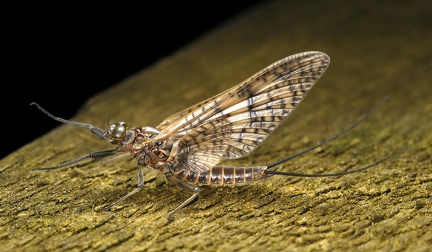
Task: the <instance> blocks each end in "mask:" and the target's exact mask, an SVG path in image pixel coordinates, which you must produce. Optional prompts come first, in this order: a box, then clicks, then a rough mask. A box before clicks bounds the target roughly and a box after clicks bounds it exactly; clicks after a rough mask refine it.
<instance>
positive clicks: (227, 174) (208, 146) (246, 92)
mask: <svg viewBox="0 0 432 252" xmlns="http://www.w3.org/2000/svg"><path fill="white" fill-rule="evenodd" d="M329 63H330V58H329V57H328V56H327V55H326V54H325V53H322V52H314V51H312V52H304V53H300V54H295V55H292V56H289V57H286V58H284V59H281V60H279V61H277V62H275V63H273V64H272V65H270V66H268V67H267V68H264V69H263V70H261V71H260V72H258V73H256V74H255V75H253V76H252V77H250V78H249V79H247V80H245V81H244V82H242V83H240V84H238V85H237V86H234V87H233V88H231V89H229V90H227V91H225V92H223V93H221V94H218V95H216V96H214V97H212V98H210V99H207V100H205V101H203V102H201V103H198V104H196V105H194V106H192V107H190V108H188V109H185V110H183V111H181V112H179V113H176V114H174V115H172V116H170V117H168V118H167V119H165V120H164V121H163V122H162V123H161V124H159V125H158V126H156V127H150V126H143V127H139V128H130V129H129V128H128V127H127V125H126V123H124V122H118V123H115V124H112V125H110V126H109V127H108V128H107V129H106V130H105V131H103V130H101V129H99V128H97V127H95V126H93V125H90V124H87V123H81V122H74V121H69V120H65V119H62V118H59V117H56V116H53V115H52V114H51V113H49V112H48V111H46V110H45V109H43V108H42V107H41V106H39V105H38V104H36V103H32V105H36V106H37V107H38V108H39V109H40V110H41V111H43V112H44V113H45V114H47V115H48V116H50V117H51V118H53V119H54V120H57V121H60V122H62V123H66V124H70V125H74V126H81V127H86V128H87V129H88V130H90V131H91V132H92V133H94V134H95V135H96V136H98V137H100V138H102V139H104V140H106V141H108V142H110V143H112V144H114V145H116V148H115V149H112V150H105V151H97V152H93V153H89V154H87V155H84V156H82V157H79V158H77V159H74V160H71V161H69V162H65V163H62V164H59V165H57V166H53V167H46V168H36V169H37V170H52V169H57V168H61V167H65V166H68V165H71V164H74V163H76V162H79V161H81V160H83V159H85V158H101V157H106V156H110V155H114V154H116V153H119V152H129V153H130V154H131V156H132V157H133V158H135V159H136V160H137V162H138V187H137V188H136V189H135V190H133V191H131V192H130V193H128V194H127V195H125V196H124V197H122V198H120V199H119V200H118V201H116V202H114V203H113V204H111V205H109V206H108V207H106V208H107V209H109V208H111V207H112V206H114V205H116V204H118V203H119V202H121V201H123V200H124V199H126V198H128V197H129V196H131V195H133V194H135V193H136V192H138V191H140V190H141V189H142V187H143V186H144V174H143V169H142V167H143V166H147V167H151V168H154V169H157V170H159V171H160V172H162V173H163V174H164V175H165V176H166V178H167V179H168V180H169V181H170V182H172V183H174V184H175V185H177V186H179V187H181V188H183V189H185V190H187V191H190V192H192V193H193V195H192V196H191V197H190V198H188V199H187V200H186V201H185V202H184V203H182V204H181V205H180V206H178V207H177V208H176V209H174V210H173V211H172V212H171V213H169V215H168V219H171V218H172V215H173V214H174V213H175V212H177V211H178V210H180V209H181V208H183V207H184V206H186V205H188V204H189V203H190V202H191V201H192V200H194V199H195V198H196V197H197V196H198V194H199V191H200V187H199V186H198V185H223V184H242V183H247V182H252V181H257V180H262V179H265V178H268V177H270V176H272V175H275V174H278V175H289V176H309V177H324V176H340V175H344V174H348V173H353V172H358V171H361V170H365V169H367V168H369V167H372V166H374V165H376V164H377V163H378V162H376V163H374V164H371V165H369V166H367V167H363V168H361V169H358V170H353V171H348V172H340V173H335V174H311V175H309V174H295V173H288V172H281V171H276V170H270V168H272V167H274V166H277V165H278V164H280V163H283V162H285V161H287V160H289V159H292V158H293V157H295V156H298V155H300V154H303V153H306V152H308V151H310V150H312V149H314V148H316V147H318V146H320V145H322V144H324V143H326V142H328V141H330V140H332V139H333V138H335V137H337V136H339V135H340V134H342V133H344V132H346V131H348V130H349V129H350V128H352V127H353V126H355V125H357V124H358V123H359V122H360V121H362V120H364V119H365V118H366V117H367V116H369V115H370V114H371V113H372V112H373V111H374V110H375V109H376V108H377V107H376V108H375V109H374V110H373V111H371V112H370V113H369V114H368V115H366V116H365V117H363V118H361V119H360V120H359V121H357V122H356V123H354V124H353V125H351V126H350V127H348V128H347V129H345V130H343V131H342V132H340V133H339V134H337V135H336V136H334V137H332V138H329V139H327V140H326V141H324V142H322V143H320V144H318V145H316V146H313V147H311V148H309V149H307V150H305V151H303V152H301V153H298V154H296V155H294V156H290V157H287V158H285V159H282V160H280V161H278V162H276V163H273V164H270V165H267V166H254V167H224V166H219V165H218V163H220V162H221V161H223V160H225V159H235V158H240V157H242V156H244V155H245V154H247V153H249V152H251V151H253V150H254V149H255V148H256V147H257V146H258V145H259V144H261V143H262V142H263V141H264V140H265V139H266V138H267V137H268V136H269V135H270V134H271V133H272V131H273V130H275V129H276V128H277V127H278V125H280V123H281V122H282V121H284V119H285V118H286V117H287V116H288V115H289V114H290V113H291V112H292V111H293V110H294V109H295V108H296V107H297V105H298V104H299V103H300V102H301V101H302V100H303V99H304V97H305V96H306V94H307V93H308V91H309V90H310V89H311V88H312V87H313V85H314V84H315V83H316V81H317V80H318V79H319V78H320V77H321V76H322V74H323V73H324V71H325V70H326V69H327V67H328V65H329ZM382 161H383V160H381V161H380V162H382Z"/></svg>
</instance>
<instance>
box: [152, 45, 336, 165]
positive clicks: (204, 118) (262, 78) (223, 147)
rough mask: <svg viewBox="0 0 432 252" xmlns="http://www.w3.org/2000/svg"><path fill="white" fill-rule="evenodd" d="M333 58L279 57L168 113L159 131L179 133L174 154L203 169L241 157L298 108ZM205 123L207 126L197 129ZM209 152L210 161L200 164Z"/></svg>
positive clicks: (168, 134)
mask: <svg viewBox="0 0 432 252" xmlns="http://www.w3.org/2000/svg"><path fill="white" fill-rule="evenodd" d="M329 63H330V59H329V57H328V56H327V55H326V54H324V53H321V52H305V53H300V54H296V55H292V56H289V57H286V58H284V59H282V60H279V61H277V62H275V63H274V64H272V65H270V66H268V67H267V68H265V69H263V70H261V71H260V72H258V73H257V74H255V75H253V76H252V77H250V78H249V79H247V80H246V81H244V82H242V83H240V84H239V85H237V86H235V87H233V88H231V89H229V90H227V91H225V92H223V93H221V94H219V95H216V96H214V97H212V98H210V99H208V100H206V101H204V102H201V103H199V104H197V105H195V106H192V107H190V108H188V109H186V110H184V111H181V112H179V113H177V114H174V115H173V116H171V117H169V118H167V119H166V120H165V121H164V122H162V123H161V124H160V125H159V126H158V128H159V129H160V130H161V133H160V135H159V136H161V138H164V137H166V138H168V137H171V136H174V135H176V136H178V138H179V139H178V141H177V142H176V144H175V147H173V150H172V151H171V157H173V156H175V155H181V157H182V160H183V161H182V162H184V163H186V165H188V164H190V165H191V167H198V166H199V167H201V166H206V167H201V168H199V169H200V170H207V169H209V168H210V167H212V166H214V165H216V164H217V163H218V162H220V160H221V159H222V158H238V157H241V156H243V155H245V154H246V153H249V152H250V151H252V150H254V149H255V148H256V147H257V146H258V145H259V144H260V143H261V142H262V141H264V140H265V139H266V138H267V136H269V135H270V133H271V132H272V131H273V130H274V129H275V128H276V127H277V126H278V125H279V124H280V123H281V122H282V121H283V120H284V119H285V118H286V117H287V116H288V115H289V114H290V113H291V112H292V111H293V110H294V108H295V107H296V106H297V105H298V104H299V103H300V102H301V101H302V99H303V98H304V97H305V96H306V94H307V93H308V91H309V90H310V89H311V88H312V87H313V85H314V84H315V82H316V81H317V80H318V79H319V78H320V77H321V75H322V74H323V73H324V71H325V70H326V68H327V66H328V64H329ZM201 126H204V128H205V130H202V131H200V130H198V129H199V128H200V127H201ZM218 127H222V128H223V130H220V129H216V128H218ZM210 133H212V134H210ZM206 155H207V156H208V157H209V160H210V161H208V162H204V163H199V162H201V161H199V160H200V158H202V157H203V156H206ZM179 157H180V156H179ZM193 163H199V164H198V165H192V164H193ZM195 169H198V168H195Z"/></svg>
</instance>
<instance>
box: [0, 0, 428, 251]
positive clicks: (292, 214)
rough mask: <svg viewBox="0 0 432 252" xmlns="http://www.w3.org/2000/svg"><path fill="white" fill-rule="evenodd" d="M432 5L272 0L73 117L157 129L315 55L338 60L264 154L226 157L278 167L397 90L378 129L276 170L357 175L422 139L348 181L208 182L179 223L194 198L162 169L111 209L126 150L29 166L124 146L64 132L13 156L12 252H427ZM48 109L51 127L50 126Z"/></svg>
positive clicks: (8, 234) (9, 195)
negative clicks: (279, 66) (279, 64)
mask: <svg viewBox="0 0 432 252" xmlns="http://www.w3.org/2000/svg"><path fill="white" fill-rule="evenodd" d="M431 7H432V5H431V4H430V2H429V1H420V0H414V1H388V0H386V1H373V0H367V1H345V2H342V1H335V0H332V1H302V2H298V1H297V2H295V1H268V2H266V3H265V4H262V5H259V6H257V7H256V8H253V9H250V10H249V11H247V12H244V13H243V14H242V15H239V16H237V17H236V18H234V19H232V20H231V21H230V22H228V23H225V24H224V25H222V26H219V27H217V28H216V29H215V30H213V31H212V32H210V33H208V34H206V35H204V36H203V37H201V38H200V39H198V40H196V41H195V42H194V43H192V44H189V45H188V46H186V47H184V48H183V49H181V50H179V51H177V52H176V53H174V54H172V55H170V56H169V57H166V58H165V59H163V60H161V61H159V62H157V63H156V64H154V65H153V66H151V67H149V68H147V69H143V70H142V71H141V72H139V73H137V74H135V75H133V76H130V78H128V79H126V80H124V81H122V82H121V83H119V84H118V85H116V86H115V87H114V88H112V89H109V90H106V91H105V92H102V93H100V94H98V95H96V96H94V97H92V98H91V99H90V100H88V101H87V102H86V103H85V104H83V106H82V107H81V109H80V111H79V113H78V114H77V115H76V116H74V117H73V118H72V119H73V120H76V121H82V122H87V123H91V124H94V125H96V126H99V127H101V128H104V127H105V125H106V120H107V117H109V120H110V122H113V121H125V122H127V123H128V124H129V125H130V126H143V125H148V126H155V125H157V124H159V123H160V122H161V121H162V120H163V119H164V118H166V117H168V116H169V115H171V114H173V113H175V112H177V111H179V110H182V109H184V108H186V107H188V106H191V105H193V104H195V103H197V102H200V101H202V100H204V99H207V98H209V97H211V96H213V95H215V94H217V93H219V92H222V91H224V90H226V89H228V88H230V87H232V86H234V85H236V84H237V83H239V82H240V81H242V80H244V79H246V78H248V77H249V76H251V75H252V74H254V73H255V72H257V71H259V70H261V69H262V68H264V67H266V66H267V65H269V64H271V63H273V62H274V61H276V60H279V59H281V58H283V57H286V56H288V55H291V54H295V53H299V52H303V51H311V50H317V51H322V52H325V53H327V54H328V55H329V56H330V58H331V63H330V66H329V68H328V69H327V71H326V73H325V74H324V76H323V77H322V78H321V79H320V80H319V81H318V83H317V84H316V86H315V87H314V88H313V89H312V90H311V92H310V93H309V94H308V96H307V97H306V98H305V100H304V101H303V102H302V103H301V104H300V106H299V107H298V108H297V109H296V110H295V111H294V112H293V114H292V115H290V116H289V118H288V120H287V121H286V122H285V123H284V124H282V125H281V126H280V127H279V128H278V129H277V130H276V132H274V133H273V134H272V136H270V137H269V138H268V139H267V140H266V141H265V142H264V143H263V144H262V145H261V146H260V147H259V148H258V149H257V150H255V151H254V152H253V153H251V155H249V156H247V157H245V158H243V159H240V160H236V161H233V162H229V163H230V164H235V165H267V164H269V163H271V162H274V161H277V160H279V159H281V158H283V157H285V156H288V155H291V154H294V153H296V152H299V151H301V150H303V149H304V148H306V147H308V146H312V145H313V144H316V143H318V142H320V141H322V140H324V139H326V138H328V137H331V136H332V135H334V134H336V133H337V132H338V131H340V130H342V129H343V128H345V127H347V126H349V125H350V124H351V123H353V122H354V121H356V120H357V119H358V118H360V117H362V116H364V115H365V114H366V113H367V112H368V111H370V110H371V109H372V108H373V107H374V106H376V105H377V104H378V103H379V102H380V101H381V100H382V99H383V98H384V97H386V96H387V95H389V96H390V98H389V100H388V101H387V102H386V103H385V104H384V105H383V106H382V107H381V108H380V109H379V110H378V111H377V112H376V113H375V114H374V115H373V116H371V117H370V118H368V119H367V120H366V121H365V122H363V123H361V124H360V125H359V126H357V127H356V128H354V129H353V130H351V131H350V132H348V133H346V134H344V135H343V136H341V137H340V138H338V139H336V140H334V141H332V142H331V143H329V144H327V145H325V146H323V147H322V148H319V149H318V150H315V151H312V152H311V153H308V154H306V155H302V156H300V157H298V158H296V159H294V160H292V161H290V162H288V163H286V164H284V165H282V166H281V167H280V168H279V170H281V171H289V172H302V173H334V172H339V171H344V170H347V169H355V168H360V167H362V166H365V165H367V164H370V163H373V162H374V161H376V160H379V159H381V158H383V157H386V156H389V155H392V153H395V152H397V151H398V150H399V149H401V148H403V147H404V146H407V145H409V144H410V143H412V142H415V143H414V144H413V145H411V146H410V147H409V148H408V149H407V150H406V151H404V152H403V153H401V154H399V155H398V156H396V157H394V158H392V159H390V160H388V161H386V162H385V163H383V164H379V165H377V166H376V167H374V168H373V169H371V170H368V171H366V172H362V173H358V174H352V175H346V176H342V177H335V178H292V177H281V176H279V177H272V178H270V179H267V180H265V181H262V182H259V183H253V184H248V185H245V186H238V187H203V188H202V189H201V194H200V197H199V199H198V200H197V201H196V202H194V203H193V204H191V205H190V206H188V207H186V208H185V209H183V210H181V211H179V212H178V213H177V214H176V215H175V216H174V221H172V222H168V221H167V218H166V217H167V214H168V213H169V212H170V211H172V210H173V209H174V208H175V207H176V206H178V205H179V204H181V203H182V202H183V201H184V200H185V199H186V198H188V197H189V196H190V193H188V192H185V191H182V190H181V189H180V188H177V187H176V186H173V185H171V184H169V183H167V182H166V180H165V178H164V177H163V176H162V175H161V174H160V173H158V172H157V171H154V170H148V171H146V177H145V181H146V185H145V188H144V189H143V190H142V191H141V192H139V193H138V194H136V195H134V196H133V197H131V198H129V199H127V200H125V201H123V202H122V203H120V204H119V205H118V206H116V207H115V208H114V209H113V210H112V211H103V210H101V208H102V207H104V206H106V205H108V204H110V203H112V202H114V201H115V200H117V199H119V198H120V197H121V196H123V195H125V194H126V193H127V192H129V191H131V190H133V189H134V188H135V187H136V183H137V178H136V161H135V160H133V159H132V158H131V157H129V156H128V155H126V156H121V157H120V158H107V159H104V160H86V161H82V162H80V163H79V164H76V165H73V166H71V167H68V168H63V169H58V170H54V171H34V170H32V169H33V168H35V167H44V166H52V165H55V164H58V163H61V162H64V161H67V160H70V159H73V158H76V157H78V156H81V155H84V154H86V153H89V152H92V151H96V150H104V149H110V148H113V146H111V145H110V144H109V143H105V142H103V141H100V140H99V139H98V138H96V137H95V136H94V135H92V134H91V133H89V132H88V131H86V130H85V129H84V128H76V127H72V126H68V125H61V126H59V127H58V128H56V129H55V130H53V131H52V132H50V133H48V134H46V135H44V136H42V137H40V138H39V139H37V140H35V141H34V142H31V143H29V144H27V145H25V146H23V147H22V148H21V149H19V150H18V151H16V152H14V153H12V154H10V155H9V156H7V157H6V158H4V159H3V160H1V161H0V187H1V190H0V199H1V200H0V250H1V251H83V250H90V251H164V250H167V251H281V250H283V251H349V250H354V251H430V249H431V248H432V239H431V237H432V225H431V223H432V203H431V202H432V200H431V194H432V160H431V159H432V158H431V156H432V135H431V132H432V99H431V98H432V95H431V94H432V46H431V45H432V32H431V24H432V18H431V14H430V10H431ZM38 102H39V103H40V104H41V105H42V106H43V101H38ZM59 106H61V104H59ZM46 109H47V110H49V109H50V108H49V107H47V108H46ZM28 113H40V112H39V111H37V110H36V108H34V107H29V110H28ZM40 114H41V118H40V121H39V122H38V123H42V124H43V123H44V121H48V120H51V119H50V118H48V117H46V116H45V115H43V114H42V113H40ZM57 116H62V115H57Z"/></svg>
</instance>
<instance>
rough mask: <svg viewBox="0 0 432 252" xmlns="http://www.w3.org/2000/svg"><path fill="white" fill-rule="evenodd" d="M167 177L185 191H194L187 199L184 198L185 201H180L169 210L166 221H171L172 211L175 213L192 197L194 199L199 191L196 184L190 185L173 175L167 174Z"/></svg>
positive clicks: (190, 200) (189, 201) (187, 203)
mask: <svg viewBox="0 0 432 252" xmlns="http://www.w3.org/2000/svg"><path fill="white" fill-rule="evenodd" d="M168 179H169V180H170V181H171V182H172V183H174V184H175V185H177V186H179V187H180V188H182V189H185V190H186V191H190V192H193V193H194V194H193V195H192V196H190V197H189V198H188V199H187V200H185V202H183V203H181V204H180V205H179V206H178V207H176V208H175V209H174V210H173V211H171V212H170V213H169V214H168V216H167V218H168V221H172V220H173V218H172V216H173V214H174V213H176V212H177V211H178V210H180V209H182V208H183V207H185V206H187V205H189V204H190V203H191V202H192V201H193V200H194V199H196V198H197V197H198V194H199V192H200V188H199V187H197V186H193V185H190V184H188V183H186V182H183V181H181V180H179V179H177V178H175V177H173V176H169V177H168Z"/></svg>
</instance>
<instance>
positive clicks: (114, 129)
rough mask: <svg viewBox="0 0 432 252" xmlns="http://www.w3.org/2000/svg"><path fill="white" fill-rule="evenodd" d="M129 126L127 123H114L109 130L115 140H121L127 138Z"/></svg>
mask: <svg viewBox="0 0 432 252" xmlns="http://www.w3.org/2000/svg"><path fill="white" fill-rule="evenodd" d="M126 131H127V125H126V123H125V122H118V123H114V124H112V125H111V126H110V128H109V133H110V135H111V137H112V138H113V139H115V140H121V139H123V138H124V137H125V136H126Z"/></svg>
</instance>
